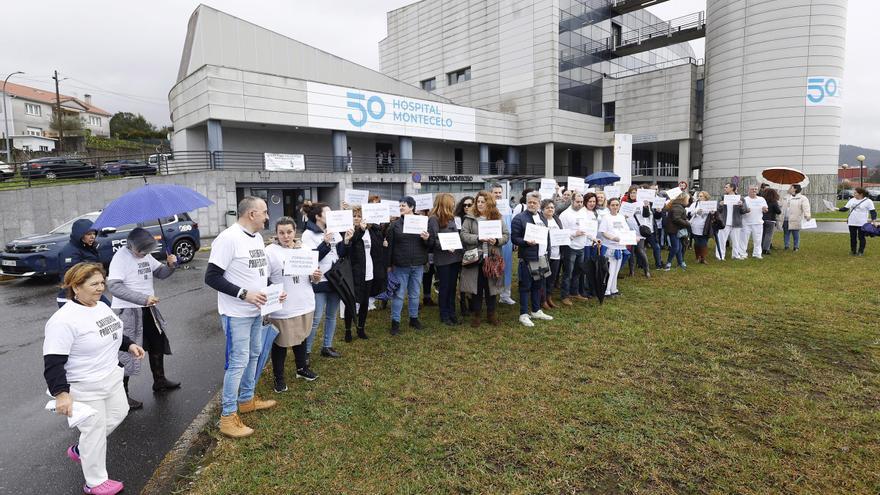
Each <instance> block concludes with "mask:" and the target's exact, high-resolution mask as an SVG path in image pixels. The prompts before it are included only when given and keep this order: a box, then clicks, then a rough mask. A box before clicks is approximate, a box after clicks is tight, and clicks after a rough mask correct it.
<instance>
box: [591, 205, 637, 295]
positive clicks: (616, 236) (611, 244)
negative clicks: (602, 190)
mask: <svg viewBox="0 0 880 495" xmlns="http://www.w3.org/2000/svg"><path fill="white" fill-rule="evenodd" d="M626 232H631V231H630V228H629V224H627V223H626V218H624V216H623V215H622V214H621V213H620V199H618V198H611V200H610V201H608V215H606V216H605V217H604V218H602V220H601V221H600V222H599V238H600V240H601V241H602V244H603V245H604V246H605V248H606V249H607V251H605V256H606V257H607V258H608V286H607V287H606V288H605V295H606V296H611V297H616V296H618V295H620V292H619V291H618V290H617V274H618V273H620V267H621V266H622V265H623V258H624V257H625V256H626V253H627V250H626V245H625V244H622V243H621V242H620V241H621V240H622V239H621V238H622V237H623V234H624V233H626Z"/></svg>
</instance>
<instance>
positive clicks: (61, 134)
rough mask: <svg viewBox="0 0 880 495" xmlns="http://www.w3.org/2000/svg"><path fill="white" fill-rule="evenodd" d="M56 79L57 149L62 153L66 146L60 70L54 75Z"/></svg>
mask: <svg viewBox="0 0 880 495" xmlns="http://www.w3.org/2000/svg"><path fill="white" fill-rule="evenodd" d="M52 79H55V122H56V123H57V124H58V146H56V149H55V151H56V152H58V153H60V152H61V150H62V148H63V147H64V144H63V143H64V123H63V122H64V119H63V118H62V116H61V93H60V92H59V90H58V71H57V70H56V71H55V75H54V76H53V77H52Z"/></svg>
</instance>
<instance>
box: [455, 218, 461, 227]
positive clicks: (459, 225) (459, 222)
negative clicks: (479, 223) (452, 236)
mask: <svg viewBox="0 0 880 495" xmlns="http://www.w3.org/2000/svg"><path fill="white" fill-rule="evenodd" d="M455 228H456V229H458V230H461V217H455Z"/></svg>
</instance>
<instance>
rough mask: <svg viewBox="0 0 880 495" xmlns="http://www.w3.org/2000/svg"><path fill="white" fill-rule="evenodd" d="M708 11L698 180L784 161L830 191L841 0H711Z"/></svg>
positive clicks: (823, 192)
mask: <svg viewBox="0 0 880 495" xmlns="http://www.w3.org/2000/svg"><path fill="white" fill-rule="evenodd" d="M706 19H707V24H706V79H705V84H706V93H705V114H704V115H705V116H704V119H703V168H702V175H701V178H702V182H703V185H704V187H705V188H706V189H707V190H709V191H711V192H713V193H719V192H720V191H721V189H722V185H723V183H724V182H726V181H728V180H730V179H731V178H732V177H734V176H738V177H741V178H742V181H741V182H742V183H750V182H755V175H757V174H758V173H759V172H760V171H761V170H763V169H765V168H767V167H773V166H784V167H794V168H797V169H800V170H802V171H804V172H805V173H806V174H807V175H808V176H809V178H810V185H809V186H808V187H807V188H806V189H805V190H804V192H805V193H807V194H809V195H810V196H812V197H813V198H814V201H813V204H814V208H816V206H815V205H816V203H817V202H818V201H817V200H818V199H819V198H823V199H834V198H833V195H834V194H835V193H836V188H837V161H838V153H839V149H838V148H839V145H840V127H841V110H842V109H841V97H840V92H841V87H842V77H843V64H844V49H845V34H846V0H800V1H791V0H707V15H706Z"/></svg>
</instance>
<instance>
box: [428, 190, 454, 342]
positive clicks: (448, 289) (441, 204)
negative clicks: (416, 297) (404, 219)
mask: <svg viewBox="0 0 880 495" xmlns="http://www.w3.org/2000/svg"><path fill="white" fill-rule="evenodd" d="M454 208H455V198H454V197H453V196H452V195H451V194H449V193H439V194H437V195H435V196H434V208H433V209H432V210H431V212H430V216H429V217H428V232H429V233H430V234H431V236H432V237H433V238H435V239H437V242H436V243H435V244H434V269H435V270H436V271H437V280H438V281H439V285H440V287H439V292H440V295H439V296H437V305H438V306H440V322H441V323H445V324H447V325H449V326H454V325H458V324H459V321H458V318H456V317H455V286H456V282H457V281H458V272H459V270H461V238H460V237H459V235H458V226H457V225H456V223H455V215H454V213H455V212H454V210H453V209H454ZM449 240H453V241H457V245H458V247H451V246H449V244H448V242H449ZM444 244H445V245H444Z"/></svg>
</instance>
